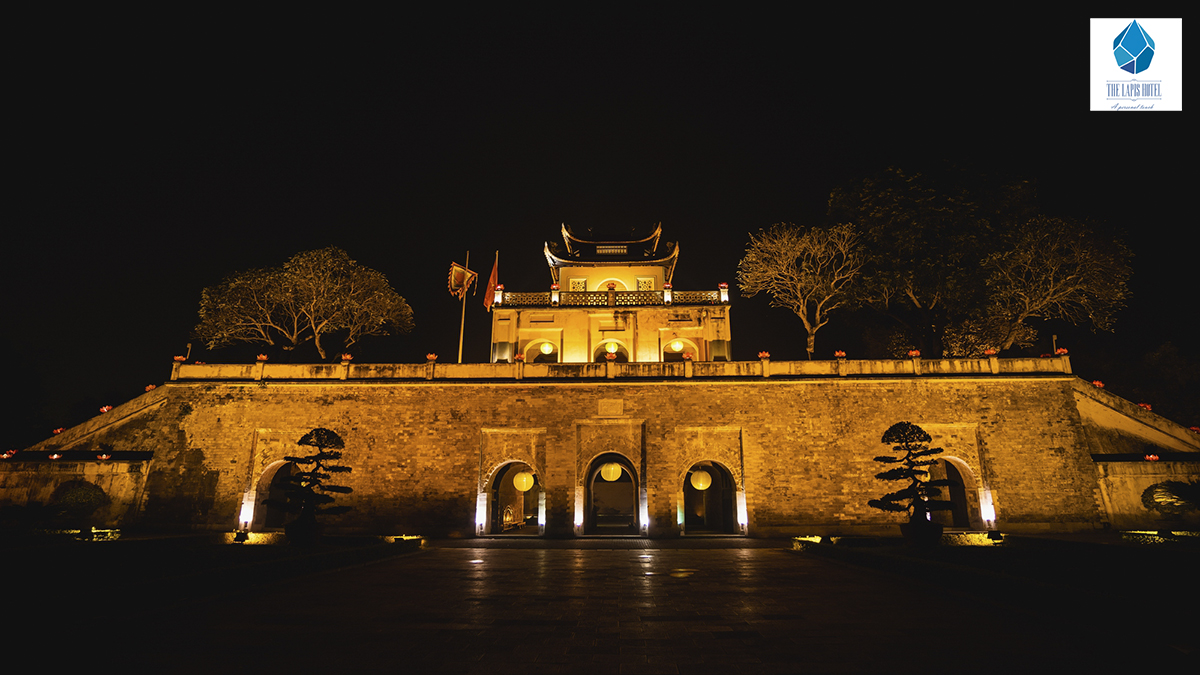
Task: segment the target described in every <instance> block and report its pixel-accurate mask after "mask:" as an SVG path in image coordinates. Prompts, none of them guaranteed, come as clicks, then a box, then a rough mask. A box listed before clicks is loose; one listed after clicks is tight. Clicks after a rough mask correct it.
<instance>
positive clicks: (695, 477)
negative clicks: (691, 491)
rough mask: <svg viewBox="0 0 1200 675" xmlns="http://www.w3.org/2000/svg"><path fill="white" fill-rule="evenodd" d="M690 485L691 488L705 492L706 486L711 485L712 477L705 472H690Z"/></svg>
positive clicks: (700, 470) (701, 470)
mask: <svg viewBox="0 0 1200 675" xmlns="http://www.w3.org/2000/svg"><path fill="white" fill-rule="evenodd" d="M691 483H692V487H694V488H696V489H697V490H707V489H708V486H709V485H712V476H710V475H708V472H707V471H705V470H703V469H699V470H696V471H693V472H692V478H691Z"/></svg>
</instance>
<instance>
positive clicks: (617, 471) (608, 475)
mask: <svg viewBox="0 0 1200 675" xmlns="http://www.w3.org/2000/svg"><path fill="white" fill-rule="evenodd" d="M621 471H622V469H621V465H620V464H617V463H616V462H609V463H607V464H605V465H604V466H602V467H600V477H601V478H603V479H604V480H606V481H608V482H610V483H611V482H613V481H615V480H617V479H618V478H620V477H621Z"/></svg>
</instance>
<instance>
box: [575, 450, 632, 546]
mask: <svg viewBox="0 0 1200 675" xmlns="http://www.w3.org/2000/svg"><path fill="white" fill-rule="evenodd" d="M583 486H584V497H583V499H584V509H583V533H584V534H625V535H630V534H632V535H636V534H639V533H640V532H641V519H640V512H641V508H640V505H641V499H640V495H641V490H640V489H639V488H640V484H639V481H638V475H637V470H636V469H635V468H634V466H633V464H632V463H631V462H630V461H629V459H628V458H627V457H625V456H624V455H621V454H617V453H615V452H608V453H604V454H602V455H600V456H599V457H596V458H595V459H593V460H592V462H591V464H590V465H589V466H588V469H587V472H586V473H585V474H584V482H583Z"/></svg>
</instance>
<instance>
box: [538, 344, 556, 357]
mask: <svg viewBox="0 0 1200 675" xmlns="http://www.w3.org/2000/svg"><path fill="white" fill-rule="evenodd" d="M540 349H541V351H542V353H543V354H553V353H554V345H552V344H550V343H549V342H543V343H542V346H541V347H540Z"/></svg>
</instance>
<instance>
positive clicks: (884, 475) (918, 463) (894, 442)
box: [867, 422, 954, 535]
mask: <svg viewBox="0 0 1200 675" xmlns="http://www.w3.org/2000/svg"><path fill="white" fill-rule="evenodd" d="M882 440H883V442H884V443H887V444H888V445H891V446H892V450H893V451H894V452H896V453H898V454H899V456H897V457H893V456H890V455H881V456H879V457H876V458H875V461H876V462H879V463H881V464H896V465H899V466H894V467H892V468H890V469H888V470H886V471H882V472H880V473H877V474H875V477H876V478H878V479H879V480H883V481H901V482H907V483H908V484H907V485H906V486H904V487H902V488H900V489H899V490H896V491H895V492H889V493H888V494H886V495H884V496H883V497H880V498H879V499H872V500H870V501H868V502H867V504H868V505H869V506H873V507H875V508H877V509H880V510H882V511H892V512H895V513H907V514H908V527H907V528H906V527H905V526H903V525H902V526H901V528H900V529H901V530H902V531H904V532H905V534H906V535H909V533H910V532H914V534H915V531H914V530H915V529H916V528H923V529H927V530H934V529H936V530H937V531H938V534H939V535H940V534H941V525H939V524H937V523H932V522H929V518H928V515H927V514H928V513H929V512H930V511H945V510H948V509H952V508H954V505H953V504H952V503H951V502H948V501H944V500H939V499H935V498H936V497H939V496H941V492H942V491H941V490H940V489H939V488H941V487H947V486H950V485H954V481H952V480H948V479H942V480H928V476H929V471H927V470H925V469H923V468H921V467H925V466H929V465H931V464H935V463H936V462H937V459H935V458H933V455H938V454H941V452H942V449H941V448H931V447H929V443H931V442H932V441H933V439H932V438H931V437H930V436H929V434H927V433H925V430H924V429H922V428H921V427H919V426H917V425H915V424H912V423H910V422H898V423H896V424H893V425H892V426H891V427H889V428H888V430H887V431H885V432H883V439H882Z"/></svg>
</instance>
